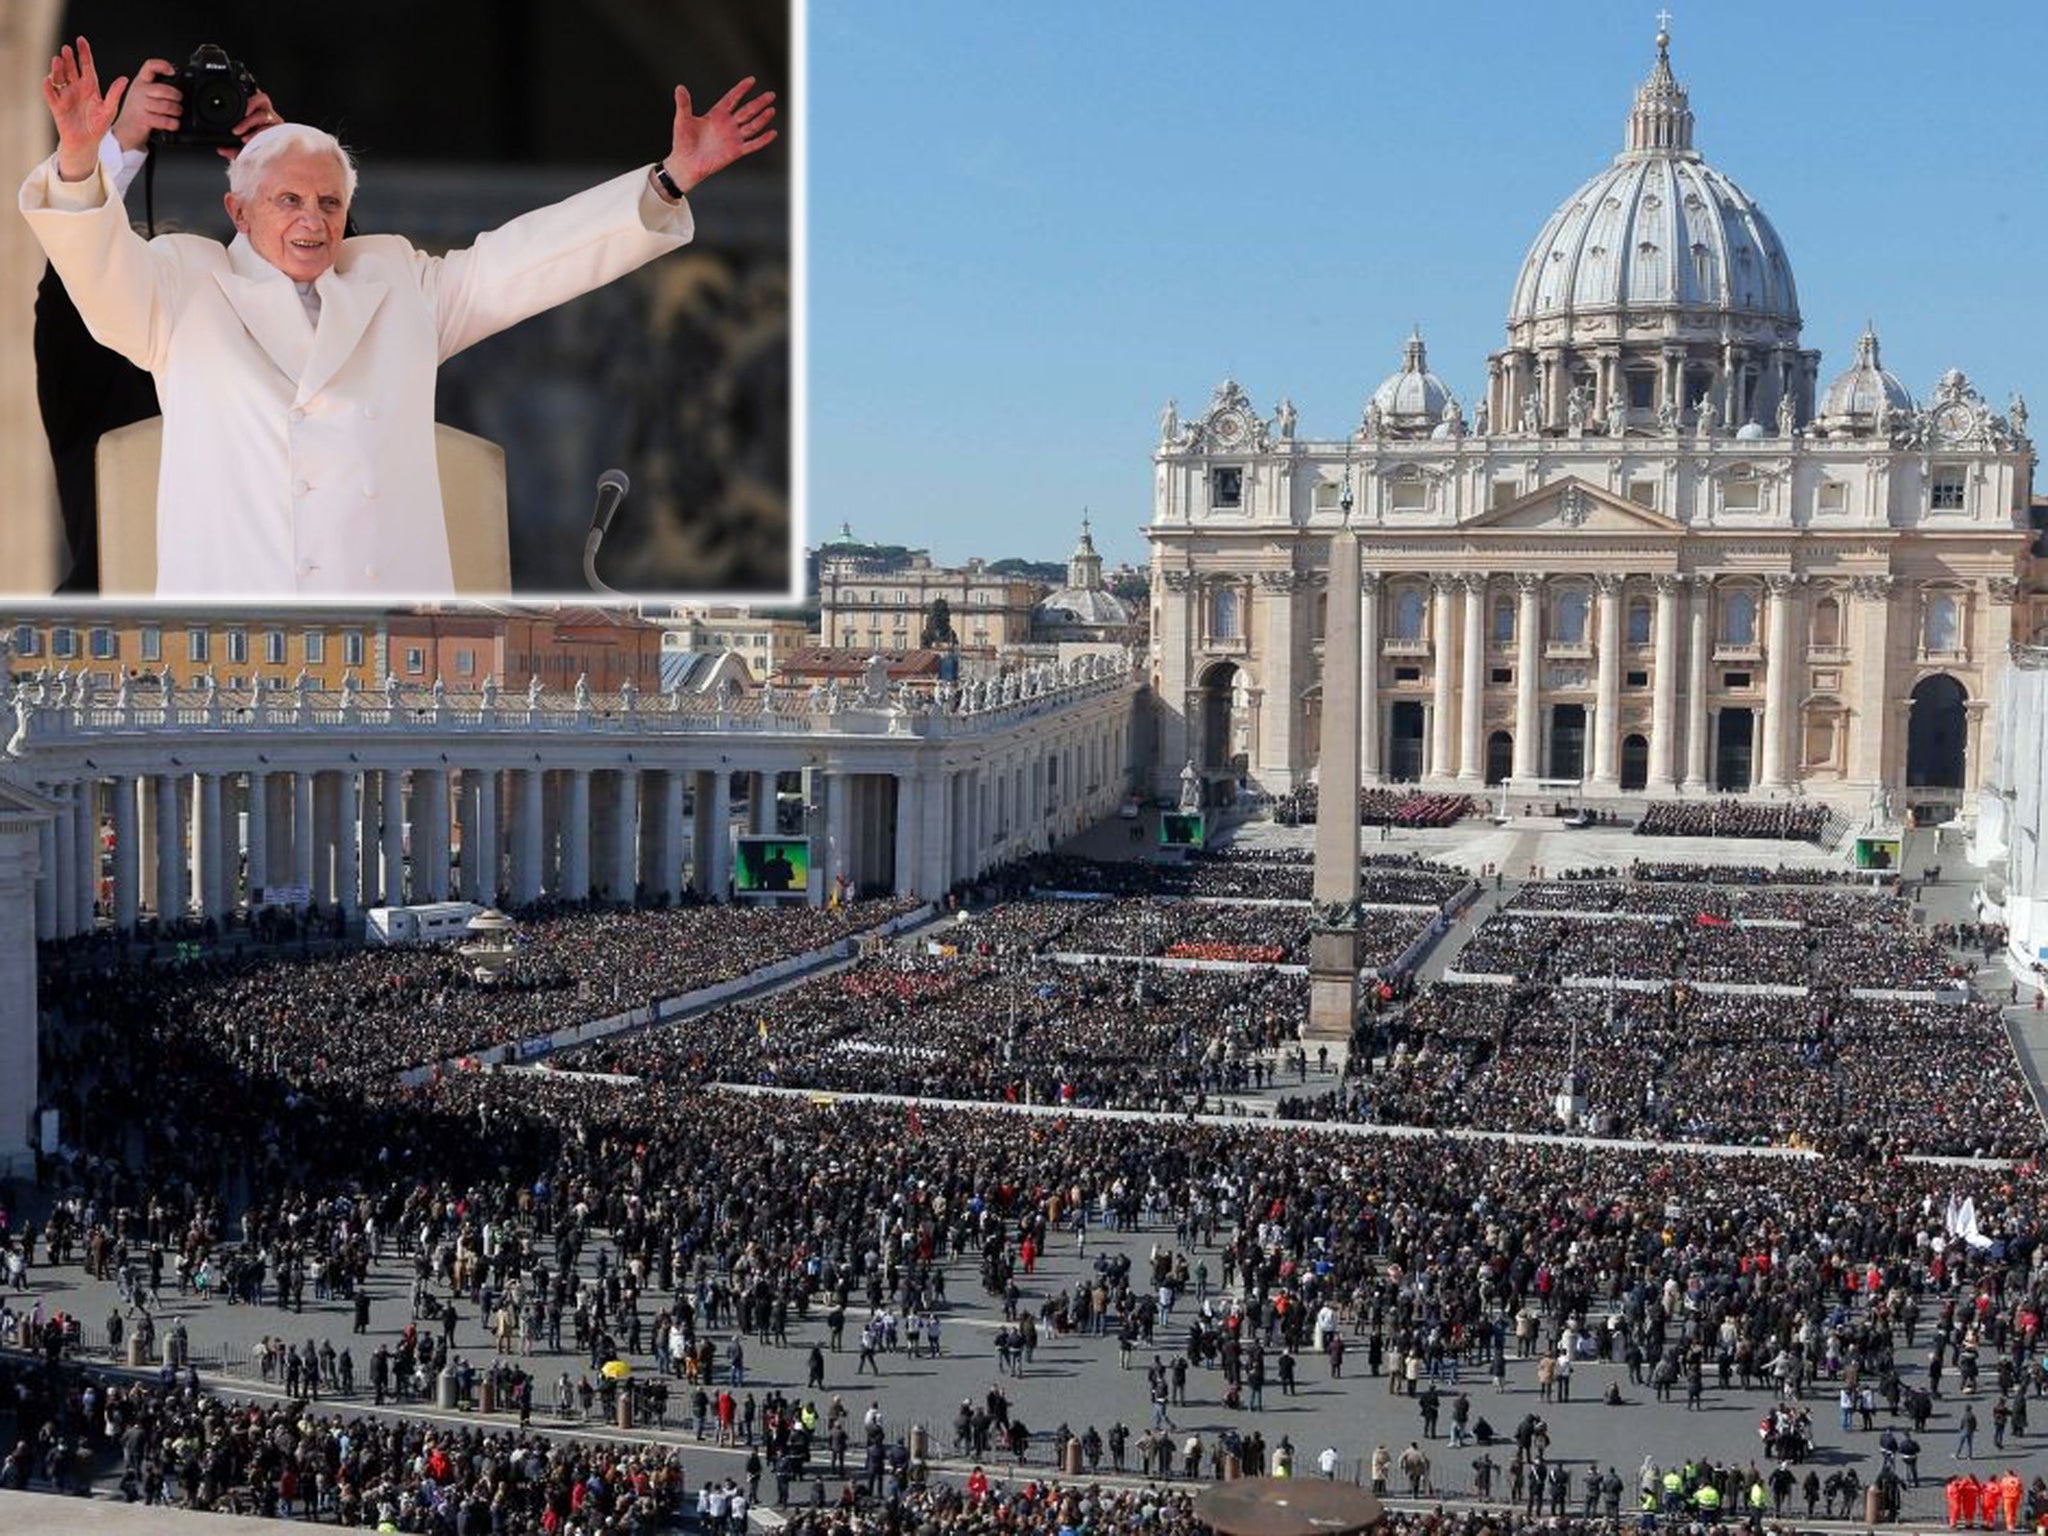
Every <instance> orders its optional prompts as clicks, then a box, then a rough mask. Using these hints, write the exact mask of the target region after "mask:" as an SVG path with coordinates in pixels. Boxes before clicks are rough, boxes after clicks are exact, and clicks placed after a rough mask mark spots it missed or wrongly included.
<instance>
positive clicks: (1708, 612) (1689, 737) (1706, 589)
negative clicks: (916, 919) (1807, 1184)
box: [1684, 577, 1714, 793]
mask: <svg viewBox="0 0 2048 1536" xmlns="http://www.w3.org/2000/svg"><path fill="white" fill-rule="evenodd" d="M1713 602H1714V589H1713V585H1712V583H1710V582H1708V581H1705V580H1703V579H1701V578H1698V577H1695V578H1694V579H1693V582H1692V626H1691V628H1692V634H1691V636H1690V637H1689V643H1688V644H1687V646H1686V654H1685V784H1684V788H1685V790H1686V791H1687V792H1688V793H1704V792H1705V791H1706V788H1707V662H1708V661H1709V660H1710V659H1711V658H1712V655H1713V638H1712V635H1711V634H1710V632H1709V624H1710V620H1711V618H1712V609H1713Z"/></svg>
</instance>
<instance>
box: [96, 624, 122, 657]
mask: <svg viewBox="0 0 2048 1536" xmlns="http://www.w3.org/2000/svg"><path fill="white" fill-rule="evenodd" d="M119 652H120V648H119V647H118V646H117V645H115V643H114V632H113V631H112V630H111V629H108V628H106V627H105V626H104V625H102V626H100V627H99V628H97V629H95V630H94V631H93V632H92V658H93V660H94V661H112V660H113V659H114V657H115V656H116V655H118V654H119Z"/></svg>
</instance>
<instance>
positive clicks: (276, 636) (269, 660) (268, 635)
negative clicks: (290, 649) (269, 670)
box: [263, 629, 284, 667]
mask: <svg viewBox="0 0 2048 1536" xmlns="http://www.w3.org/2000/svg"><path fill="white" fill-rule="evenodd" d="M263 660H264V664H265V665H267V666H272V667H281V666H283V665H284V631H283V630H281V629H266V630H265V631H264V632H263Z"/></svg>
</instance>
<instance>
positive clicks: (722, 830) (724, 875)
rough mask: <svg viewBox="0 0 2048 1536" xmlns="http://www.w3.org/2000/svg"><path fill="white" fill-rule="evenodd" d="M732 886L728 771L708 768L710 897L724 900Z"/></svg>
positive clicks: (730, 799)
mask: <svg viewBox="0 0 2048 1536" xmlns="http://www.w3.org/2000/svg"><path fill="white" fill-rule="evenodd" d="M731 889H732V775H731V774H730V773H728V772H726V770H725V769H724V768H714V769H713V770H712V772H711V899H712V900H713V901H724V900H726V898H727V895H728V893H729V892H730V891H731Z"/></svg>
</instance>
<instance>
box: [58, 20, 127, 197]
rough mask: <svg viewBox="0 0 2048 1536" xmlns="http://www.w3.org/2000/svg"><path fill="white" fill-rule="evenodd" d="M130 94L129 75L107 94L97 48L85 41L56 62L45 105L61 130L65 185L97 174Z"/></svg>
mask: <svg viewBox="0 0 2048 1536" xmlns="http://www.w3.org/2000/svg"><path fill="white" fill-rule="evenodd" d="M127 89H128V77H127V76H126V75H123V76H121V78H120V79H118V80H116V81H115V82H114V83H113V85H112V86H110V87H108V89H107V91H106V92H105V94H102V93H101V91H100V77H99V71H98V70H96V69H94V68H93V63H92V45H91V44H90V43H88V42H87V41H86V40H85V39H84V38H82V37H81V38H80V39H79V40H78V44H77V47H76V49H75V50H74V49H73V47H72V46H71V45H70V44H68V43H67V44H65V46H64V48H63V50H62V51H61V52H60V53H58V55H57V56H56V57H55V58H53V59H51V60H50V72H49V74H47V75H45V76H44V77H43V100H44V101H45V102H46V103H48V105H49V108H50V118H51V120H52V121H53V122H55V123H56V125H57V174H58V175H59V176H61V177H63V178H64V180H66V181H83V180H85V178H86V177H88V176H90V175H91V174H92V173H93V168H94V167H95V166H96V165H97V164H98V163H99V157H100V140H101V139H102V138H104V137H105V136H106V132H107V130H108V129H109V128H111V127H112V126H113V125H114V119H115V117H116V116H118V115H119V113H120V110H121V96H122V93H123V92H124V91H126V90H127Z"/></svg>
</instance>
